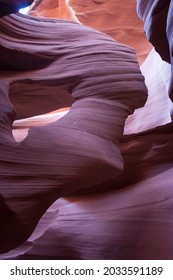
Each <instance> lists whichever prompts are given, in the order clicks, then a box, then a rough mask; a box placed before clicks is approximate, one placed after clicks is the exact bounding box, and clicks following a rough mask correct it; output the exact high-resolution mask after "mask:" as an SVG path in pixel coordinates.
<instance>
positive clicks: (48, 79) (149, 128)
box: [0, 1, 173, 259]
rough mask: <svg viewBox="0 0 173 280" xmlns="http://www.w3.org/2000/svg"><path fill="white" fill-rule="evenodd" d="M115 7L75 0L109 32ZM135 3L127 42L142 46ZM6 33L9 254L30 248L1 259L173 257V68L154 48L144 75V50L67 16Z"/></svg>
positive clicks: (1, 248)
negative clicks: (172, 91)
mask: <svg viewBox="0 0 173 280" xmlns="http://www.w3.org/2000/svg"><path fill="white" fill-rule="evenodd" d="M108 2H109V1H107V2H105V1H90V2H89V1H85V3H88V4H90V5H88V6H87V5H85V3H84V2H80V5H79V3H78V2H77V1H68V3H69V5H71V6H72V7H73V9H74V10H75V14H76V16H78V18H79V19H80V21H82V20H81V18H82V17H83V20H84V18H86V15H87V14H88V15H89V14H90V15H96V14H97V12H98V11H99V12H100V14H101V17H100V23H99V21H98V18H97V20H96V21H95V23H97V24H98V23H99V24H100V25H99V26H100V27H101V26H102V28H103V29H104V28H105V26H106V24H107V28H108V29H109V31H110V25H108V22H109V23H110V22H113V21H112V16H111V13H110V9H109V10H107V9H108V6H107V3H108ZM110 2H111V1H110ZM114 2H115V1H114ZM134 2H135V1H134ZM44 3H46V1H45V2H42V5H43V4H44ZM63 3H64V4H65V2H63ZM128 3H129V1H128ZM128 3H126V5H125V6H123V9H121V11H123V12H121V13H120V10H118V11H117V10H116V9H115V10H114V12H115V11H116V12H117V16H116V17H114V18H115V19H116V20H117V30H116V31H117V37H118V36H119V38H120V37H121V35H122V34H124V37H123V38H124V39H125V38H126V42H127V43H128V42H130V40H131V41H134V45H135V46H136V49H138V50H140V48H138V47H139V45H140V44H138V43H137V42H138V41H139V37H140V38H141V35H140V36H139V37H138V33H137V34H136V33H135V32H134V33H133V32H132V31H134V30H135V31H136V30H137V29H136V18H137V17H136V14H133V15H135V17H134V18H133V16H132V15H131V13H130V18H129V19H128V17H127V15H128V12H127V11H131V9H132V4H131V2H130V4H128ZM50 4H51V3H50ZM59 4H60V2H59ZM61 4H62V2H61ZM109 4H110V3H109ZM133 4H134V3H133ZM119 5H120V6H121V3H120V4H119ZM96 6H97V9H96ZM120 6H119V7H120ZM40 7H41V4H40ZM42 7H43V6H42ZM51 7H52V8H51V9H52V10H53V6H51ZM56 7H57V6H56V5H55V1H54V8H55V9H56ZM59 7H60V5H59V6H58V9H59ZM64 7H65V6H64ZM66 7H67V6H66ZM112 7H114V8H115V6H114V5H113V3H112ZM116 7H117V6H116ZM133 8H135V6H133ZM38 9H39V6H38V7H37V9H35V11H37V12H38ZM79 9H80V11H82V9H83V14H79ZM42 11H43V10H42ZM92 11H93V14H92ZM107 11H109V12H107ZM80 16H81V18H80ZM104 16H105V17H106V18H107V20H105V18H104ZM131 16H132V17H131ZM89 18H90V19H91V17H88V19H87V20H88V23H89ZM123 18H124V20H123ZM103 19H104V20H103ZM127 19H128V20H127ZM109 20H110V21H109ZM105 22H106V23H105ZM128 22H129V26H130V27H129V33H128V32H127V33H125V30H126V31H127V29H126V28H127V24H128ZM88 23H87V25H91V26H92V24H91V22H90V24H88ZM103 23H104V24H103ZM134 23H135V24H134ZM93 26H94V27H97V26H95V25H94V24H93ZM100 27H98V29H100V30H101V28H100ZM118 30H119V31H118ZM139 30H140V32H139V33H140V34H141V30H142V25H141V27H139ZM105 31H106V29H105ZM0 33H1V34H0V36H1V48H0V52H1V54H2V55H1V56H0V59H1V63H0V67H1V72H0V133H1V139H0V154H1V157H0V177H1V180H0V195H1V196H0V213H1V214H0V224H1V231H0V252H1V253H4V252H7V251H8V250H11V249H14V248H16V247H17V246H18V245H21V244H23V242H24V246H23V247H22V246H21V247H20V249H19V248H17V249H16V250H15V249H14V250H12V251H11V252H8V253H6V254H2V255H1V258H2V259H4V258H7V259H10V258H15V257H17V258H25V259H26V258H35V259H40V258H43V259H44V258H45V259H51V258H53V259H55V258H57V259H61V258H63V259H72V258H73V259H172V257H173V255H172V252H173V250H172V249H173V248H172V246H173V243H172V229H173V226H172V218H171V217H172V211H173V208H172V195H173V194H172V183H173V179H172V171H173V170H172V166H173V158H172V153H171V151H172V148H173V141H172V140H173V133H172V123H171V114H170V111H171V110H170V109H171V107H170V101H169V99H168V95H167V92H168V86H169V81H170V66H169V65H168V64H167V63H164V62H163V61H162V60H161V59H160V57H159V56H158V55H157V54H156V53H155V52H154V51H152V53H151V54H150V55H149V56H148V57H147V59H146V60H145V62H144V63H143V65H142V67H141V70H142V73H143V75H144V76H143V75H142V74H141V71H140V69H139V65H138V63H137V59H136V54H135V51H134V49H132V48H131V47H127V46H125V45H122V44H121V43H119V42H117V41H114V40H113V39H112V37H113V36H112V35H111V36H112V37H110V36H108V35H106V34H103V33H101V32H99V31H98V30H95V29H93V28H90V27H88V26H84V25H81V24H79V23H76V22H72V21H67V20H62V19H46V18H39V17H31V16H23V15H19V14H18V15H11V16H8V17H4V18H1V19H0ZM107 33H108V34H109V32H107ZM125 34H126V35H125ZM135 34H136V35H135ZM133 35H134V37H133ZM128 36H129V37H128ZM132 37H133V39H134V40H132ZM129 38H130V39H129ZM143 38H144V37H143ZM124 39H123V40H124ZM129 44H130V43H129ZM140 46H142V45H140ZM147 52H148V50H147ZM139 53H140V54H142V52H141V51H140V52H139ZM156 65H157V67H156ZM144 77H145V82H146V85H147V88H148V100H147V102H146V99H147V88H146V85H145V83H144ZM158 77H159V79H158ZM145 102H146V105H145V106H144V104H145ZM143 106H144V107H143ZM139 107H142V108H140V109H137V108H139ZM63 108H64V109H63ZM59 109H61V111H59ZM67 109H68V110H69V109H70V110H69V111H68V110H67ZM135 109H137V110H136V111H135V113H134V114H133V115H130V114H132V113H133V111H134V110H135ZM50 111H53V113H50V114H46V113H48V112H50ZM67 112H68V113H67ZM64 113H67V114H64ZM40 114H42V115H41V116H40ZM38 115H39V116H38ZM128 115H130V116H129V117H128ZM60 116H61V117H62V116H63V117H62V118H60ZM127 117H128V118H127ZM125 121H126V123H125ZM24 134H26V135H24ZM14 136H15V138H14ZM23 136H24V137H23ZM53 202H54V204H53ZM48 207H50V208H49V209H48ZM47 209H48V210H47ZM43 215H44V216H43ZM42 216H43V217H42ZM41 217H42V218H41ZM40 219H41V220H40ZM37 224H38V225H37ZM36 225H37V227H36ZM11 232H13V235H11ZM31 234H32V235H31ZM165 239H166V240H167V242H165ZM26 241H27V242H26Z"/></svg>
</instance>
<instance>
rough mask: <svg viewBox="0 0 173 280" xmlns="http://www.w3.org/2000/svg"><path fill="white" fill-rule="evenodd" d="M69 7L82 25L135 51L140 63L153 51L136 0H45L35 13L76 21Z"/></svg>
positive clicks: (34, 10)
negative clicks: (138, 14)
mask: <svg viewBox="0 0 173 280" xmlns="http://www.w3.org/2000/svg"><path fill="white" fill-rule="evenodd" d="M36 3H37V2H36ZM68 7H70V8H72V10H73V11H74V13H75V16H76V17H77V19H78V20H79V21H80V22H81V23H82V24H84V25H87V26H91V27H94V28H96V29H98V30H100V31H102V32H104V33H107V34H108V35H110V36H112V38H114V39H115V40H117V41H119V42H121V43H123V44H126V45H128V46H131V47H133V48H135V49H136V52H137V56H138V60H139V62H140V63H142V62H143V61H144V59H145V58H146V56H147V55H148V53H149V51H150V50H151V45H150V44H149V43H148V42H147V40H146V37H145V35H144V31H143V22H142V21H141V20H140V19H139V17H138V16H137V14H136V0H132V1H130V2H129V1H128V0H124V1H117V0H105V1H92V0H80V1H76V0H66V1H65V0H59V1H57V0H56V1H53V2H52V1H51V0H43V1H42V2H41V4H40V5H38V6H36V7H33V9H32V14H34V15H38V16H45V17H57V18H61V17H62V18H65V19H72V20H74V16H73V15H72V12H71V11H70V10H69V8H68Z"/></svg>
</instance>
